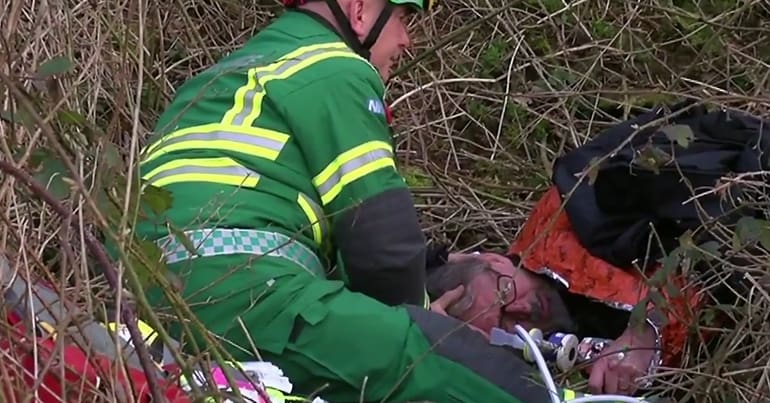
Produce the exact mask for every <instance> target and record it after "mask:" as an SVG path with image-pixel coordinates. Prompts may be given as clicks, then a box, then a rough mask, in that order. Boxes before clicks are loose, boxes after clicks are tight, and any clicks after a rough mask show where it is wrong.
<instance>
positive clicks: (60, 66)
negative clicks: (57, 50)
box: [37, 56, 73, 78]
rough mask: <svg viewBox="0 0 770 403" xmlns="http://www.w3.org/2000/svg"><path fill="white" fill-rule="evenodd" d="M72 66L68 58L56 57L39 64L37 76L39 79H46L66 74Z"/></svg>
mask: <svg viewBox="0 0 770 403" xmlns="http://www.w3.org/2000/svg"><path fill="white" fill-rule="evenodd" d="M72 66H73V64H72V61H71V60H70V59H69V58H68V57H66V56H57V57H54V58H53V59H50V60H47V61H46V62H44V63H43V64H41V65H40V68H38V69H37V76H38V77H39V78H46V77H50V76H53V75H56V74H62V73H66V72H67V71H69V70H70V69H72Z"/></svg>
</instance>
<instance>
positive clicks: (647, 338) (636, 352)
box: [588, 326, 655, 396]
mask: <svg viewBox="0 0 770 403" xmlns="http://www.w3.org/2000/svg"><path fill="white" fill-rule="evenodd" d="M621 352H622V353H621ZM618 353H621V354H618ZM654 355H655V332H654V331H653V330H652V328H650V327H649V326H645V327H644V329H643V330H633V329H631V328H629V329H626V331H625V332H624V333H623V334H622V335H621V336H620V337H618V339H617V340H615V342H613V343H612V344H611V345H609V346H607V348H606V349H605V350H604V351H603V352H602V354H601V355H600V356H599V357H600V358H598V359H597V360H596V361H595V362H594V364H593V365H592V368H591V377H590V378H589V379H588V387H589V388H590V390H591V393H593V394H602V393H607V394H620V395H626V396H631V395H633V394H634V392H636V389H637V378H639V377H642V376H645V375H646V374H647V369H648V368H649V366H650V364H651V363H652V359H653V358H654Z"/></svg>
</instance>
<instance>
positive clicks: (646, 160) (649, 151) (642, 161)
mask: <svg viewBox="0 0 770 403" xmlns="http://www.w3.org/2000/svg"><path fill="white" fill-rule="evenodd" d="M669 161H671V156H670V155H668V153H666V152H665V151H663V150H661V149H659V148H657V147H653V146H646V147H644V148H643V149H642V151H640V152H639V154H638V155H637V156H636V158H635V162H636V164H637V165H639V166H640V167H642V168H646V169H649V170H650V171H652V172H654V173H655V174H656V175H658V174H660V167H662V166H664V165H666V164H667V163H668V162H669Z"/></svg>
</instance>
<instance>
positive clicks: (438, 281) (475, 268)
mask: <svg viewBox="0 0 770 403" xmlns="http://www.w3.org/2000/svg"><path fill="white" fill-rule="evenodd" d="M489 269H490V267H489V263H487V262H486V261H484V260H483V259H480V258H477V257H472V256H469V257H466V258H463V259H460V260H457V261H454V262H448V263H445V264H443V265H441V266H439V267H436V268H434V269H431V270H430V271H429V272H428V275H427V278H426V280H425V283H426V288H427V291H428V295H429V296H430V299H431V300H433V299H436V298H439V297H441V296H442V295H444V294H445V293H446V292H447V291H451V290H454V289H455V288H457V287H459V286H461V285H462V286H465V291H464V292H463V297H462V299H461V300H460V301H458V302H457V304H455V305H457V308H458V309H460V310H463V309H465V308H467V307H470V305H471V304H472V303H473V297H474V296H473V292H472V290H471V289H470V287H469V285H470V284H471V281H473V279H474V278H476V277H477V276H478V275H479V274H481V273H483V272H485V271H486V270H489Z"/></svg>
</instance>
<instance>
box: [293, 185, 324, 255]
mask: <svg viewBox="0 0 770 403" xmlns="http://www.w3.org/2000/svg"><path fill="white" fill-rule="evenodd" d="M297 203H298V204H299V206H300V208H302V211H303V212H304V213H305V216H307V219H308V221H309V222H310V226H311V228H312V229H313V240H314V241H315V243H316V244H318V245H321V244H323V237H324V230H323V227H322V225H323V223H324V219H323V210H321V208H320V206H318V205H317V204H316V203H315V202H314V201H313V200H312V199H310V197H308V196H307V195H305V194H303V193H300V194H299V195H297Z"/></svg>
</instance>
